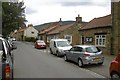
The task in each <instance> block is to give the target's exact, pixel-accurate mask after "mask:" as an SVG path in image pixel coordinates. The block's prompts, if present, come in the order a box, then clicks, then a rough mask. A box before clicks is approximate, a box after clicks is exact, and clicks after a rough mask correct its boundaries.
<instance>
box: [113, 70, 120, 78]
mask: <svg viewBox="0 0 120 80" xmlns="http://www.w3.org/2000/svg"><path fill="white" fill-rule="evenodd" d="M111 78H112V79H114V78H116V79H119V78H120V75H119V74H118V73H117V72H113V73H112V74H111Z"/></svg>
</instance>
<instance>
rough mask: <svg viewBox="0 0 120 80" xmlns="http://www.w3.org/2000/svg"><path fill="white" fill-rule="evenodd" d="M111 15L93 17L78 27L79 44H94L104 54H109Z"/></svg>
mask: <svg viewBox="0 0 120 80" xmlns="http://www.w3.org/2000/svg"><path fill="white" fill-rule="evenodd" d="M111 28H112V16H111V15H107V16H103V17H99V18H94V19H93V20H91V21H90V22H89V23H88V24H87V25H85V26H83V27H82V28H80V29H79V35H80V36H79V38H80V44H82V45H83V44H84V45H96V46H98V47H99V48H101V50H102V51H103V52H104V53H105V54H111Z"/></svg>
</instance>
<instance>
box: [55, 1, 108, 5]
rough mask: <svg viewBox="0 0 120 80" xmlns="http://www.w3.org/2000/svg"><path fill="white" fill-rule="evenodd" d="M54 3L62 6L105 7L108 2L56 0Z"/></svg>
mask: <svg viewBox="0 0 120 80" xmlns="http://www.w3.org/2000/svg"><path fill="white" fill-rule="evenodd" d="M56 3H59V4H60V5H62V6H68V7H69V6H103V7H104V6H107V5H106V4H108V3H110V0H100V1H98V0H74V1H73V0H69V1H65V0H64V1H63V0H58V1H57V2H56Z"/></svg>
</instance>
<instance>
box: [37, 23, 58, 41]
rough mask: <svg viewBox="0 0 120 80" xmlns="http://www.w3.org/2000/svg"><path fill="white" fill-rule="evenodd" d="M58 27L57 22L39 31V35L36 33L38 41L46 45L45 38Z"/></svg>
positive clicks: (46, 39)
mask: <svg viewBox="0 0 120 80" xmlns="http://www.w3.org/2000/svg"><path fill="white" fill-rule="evenodd" d="M58 25H59V22H52V23H50V24H49V25H47V26H48V27H47V28H45V29H43V30H41V31H40V32H39V33H38V36H39V39H40V40H44V41H45V42H46V43H48V38H47V34H48V33H49V32H50V31H52V30H54V29H55V28H57V26H58Z"/></svg>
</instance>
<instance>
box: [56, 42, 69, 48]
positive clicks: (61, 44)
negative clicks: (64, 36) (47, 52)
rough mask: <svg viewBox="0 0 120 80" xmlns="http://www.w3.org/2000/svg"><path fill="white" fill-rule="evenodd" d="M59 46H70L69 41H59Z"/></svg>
mask: <svg viewBox="0 0 120 80" xmlns="http://www.w3.org/2000/svg"><path fill="white" fill-rule="evenodd" d="M57 46H58V47H65V46H70V44H69V42H68V41H57Z"/></svg>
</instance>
